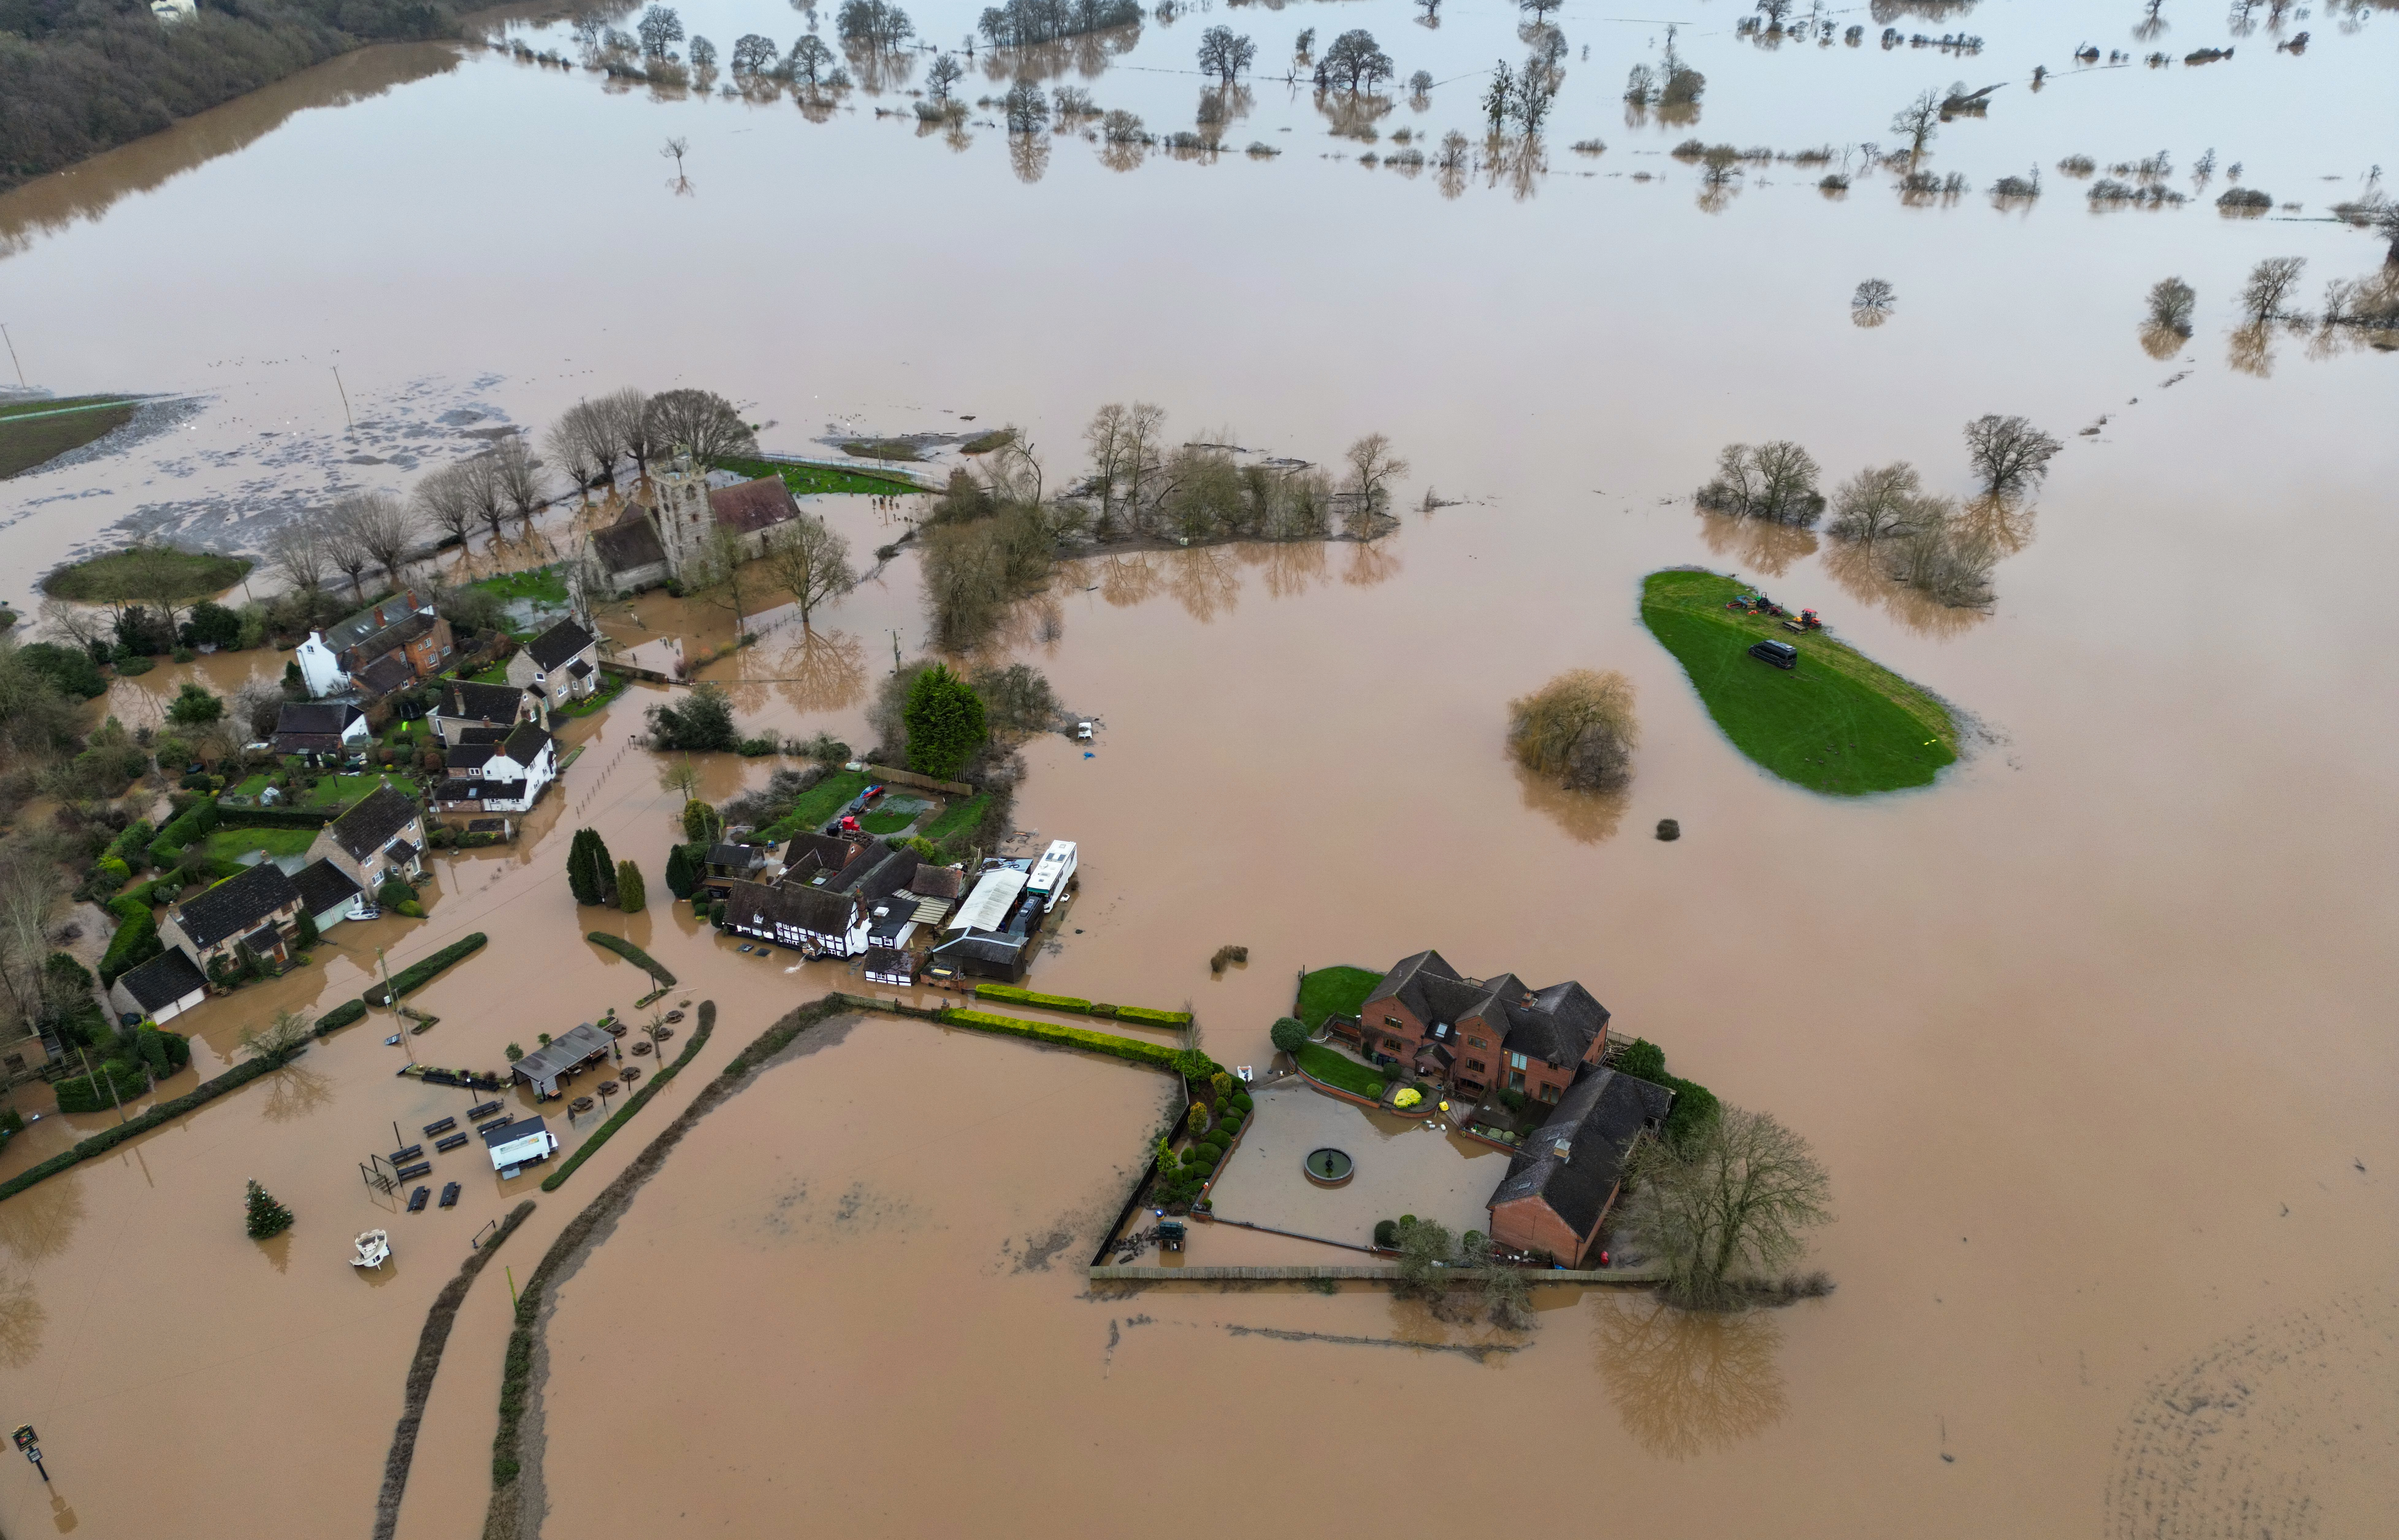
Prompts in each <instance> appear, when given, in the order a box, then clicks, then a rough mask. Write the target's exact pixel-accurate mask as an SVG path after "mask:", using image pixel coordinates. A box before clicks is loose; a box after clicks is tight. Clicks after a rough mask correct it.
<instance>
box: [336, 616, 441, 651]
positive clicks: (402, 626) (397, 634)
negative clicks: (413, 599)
mask: <svg viewBox="0 0 2399 1540" xmlns="http://www.w3.org/2000/svg"><path fill="white" fill-rule="evenodd" d="M436 618H437V617H436V616H435V615H433V614H432V613H431V612H430V611H427V610H411V611H409V612H408V613H407V614H406V615H401V616H400V618H398V619H397V620H394V621H393V622H392V623H391V624H390V625H388V626H386V627H384V628H382V629H381V630H378V631H372V632H369V633H368V634H367V635H366V636H364V637H362V638H360V639H359V641H357V642H353V643H351V644H350V645H349V646H347V647H345V648H342V649H341V650H340V652H339V653H338V654H337V656H349V657H373V656H374V655H376V654H378V653H388V652H395V651H397V650H398V649H400V648H401V647H405V646H406V645H408V644H409V643H410V642H413V641H415V640H416V639H417V638H418V637H420V636H423V635H424V634H425V633H426V632H427V631H430V630H431V629H433V627H434V623H435V621H436Z"/></svg>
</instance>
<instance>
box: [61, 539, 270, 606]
mask: <svg viewBox="0 0 2399 1540" xmlns="http://www.w3.org/2000/svg"><path fill="white" fill-rule="evenodd" d="M250 569H251V561H250V559H249V558H248V557H242V556H214V555H210V553H209V552H207V551H187V550H183V549H182V548H181V547H173V546H135V547H131V548H130V549H128V550H121V551H111V552H109V553H108V554H107V555H106V556H95V557H93V558H91V559H90V560H89V561H77V562H75V563H74V564H73V565H71V566H65V567H61V568H60V569H59V570H58V571H56V572H54V573H52V574H49V575H48V576H47V577H45V578H44V579H42V591H43V592H44V593H46V594H48V595H49V596H50V597H51V598H53V599H72V600H74V601H77V602H78V603H84V604H105V603H109V602H111V601H124V602H136V603H156V602H157V601H159V600H160V599H162V598H172V599H175V600H177V601H183V600H187V599H205V598H207V597H208V596H210V595H211V594H220V593H223V592H224V591H225V590H226V589H227V588H232V587H233V586H234V585H235V584H237V583H238V582H240V581H241V580H242V577H243V575H244V574H247V573H248V572H249V571H250Z"/></svg>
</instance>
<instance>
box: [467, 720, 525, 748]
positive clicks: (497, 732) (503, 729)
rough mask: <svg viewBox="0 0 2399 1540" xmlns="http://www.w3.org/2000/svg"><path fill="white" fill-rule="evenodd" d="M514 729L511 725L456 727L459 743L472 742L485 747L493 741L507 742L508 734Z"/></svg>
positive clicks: (493, 742)
mask: <svg viewBox="0 0 2399 1540" xmlns="http://www.w3.org/2000/svg"><path fill="white" fill-rule="evenodd" d="M514 731H516V729H515V727H514V726H512V725H511V726H494V727H461V728H459V729H458V741H459V742H460V743H461V744H474V745H477V746H479V747H487V746H489V745H492V744H495V743H506V742H508V735H509V734H510V733H512V732H514Z"/></svg>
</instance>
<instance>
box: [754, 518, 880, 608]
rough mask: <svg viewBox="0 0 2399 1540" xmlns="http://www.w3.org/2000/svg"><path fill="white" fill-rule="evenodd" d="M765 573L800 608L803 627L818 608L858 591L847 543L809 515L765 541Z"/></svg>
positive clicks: (786, 524) (832, 530) (856, 575)
mask: <svg viewBox="0 0 2399 1540" xmlns="http://www.w3.org/2000/svg"><path fill="white" fill-rule="evenodd" d="M766 570H767V571H768V572H769V573H772V574H774V578H775V581H776V583H777V584H778V585H779V586H780V587H781V588H782V590H783V591H784V592H785V593H788V594H790V595H791V596H792V602H793V603H794V604H797V605H798V606H799V607H800V624H801V625H803V626H806V625H807V624H808V622H809V619H810V617H811V616H812V615H815V613H816V609H817V606H818V605H820V604H822V603H824V602H825V601H827V600H832V599H838V598H840V597H841V596H842V595H844V594H846V593H847V592H849V591H850V590H851V589H852V588H857V587H858V574H856V573H854V572H852V571H851V570H850V566H849V542H848V541H847V540H846V539H844V538H842V536H841V535H840V534H836V533H835V532H834V528H833V526H831V525H830V524H827V523H826V522H825V521H824V520H821V519H820V518H818V517H816V516H815V515H814V514H811V513H802V514H801V515H800V516H799V517H798V518H796V519H793V520H790V521H789V522H787V523H785V524H784V525H783V526H782V527H781V528H779V529H778V530H776V531H775V533H774V534H771V535H769V536H768V537H767V539H766Z"/></svg>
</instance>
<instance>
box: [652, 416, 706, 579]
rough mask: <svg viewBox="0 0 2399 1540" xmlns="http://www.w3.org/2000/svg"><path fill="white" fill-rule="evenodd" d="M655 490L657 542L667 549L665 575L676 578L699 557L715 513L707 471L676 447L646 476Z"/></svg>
mask: <svg viewBox="0 0 2399 1540" xmlns="http://www.w3.org/2000/svg"><path fill="white" fill-rule="evenodd" d="M650 482H651V485H652V487H653V488H654V489H655V490H656V493H657V511H656V518H657V526H658V544H659V546H660V547H663V548H664V549H665V551H666V553H667V575H668V576H669V577H672V578H675V579H678V580H680V579H681V578H682V576H683V574H684V568H685V567H687V566H689V565H690V564H691V563H692V562H694V561H698V558H699V554H700V552H701V550H702V548H703V547H705V546H706V545H707V543H708V535H709V531H710V530H712V529H713V528H714V527H715V523H716V517H715V515H714V514H713V513H712V511H711V510H710V508H709V506H708V472H707V471H706V470H704V469H702V468H700V467H699V466H695V465H694V464H692V459H691V452H690V451H689V450H687V449H681V448H678V449H677V450H676V451H675V455H674V460H673V463H672V464H671V465H669V466H667V467H666V468H665V469H663V470H661V471H659V472H658V473H657V475H655V476H653V477H651V478H650Z"/></svg>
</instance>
